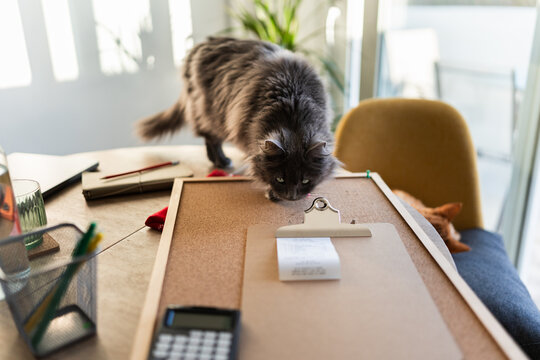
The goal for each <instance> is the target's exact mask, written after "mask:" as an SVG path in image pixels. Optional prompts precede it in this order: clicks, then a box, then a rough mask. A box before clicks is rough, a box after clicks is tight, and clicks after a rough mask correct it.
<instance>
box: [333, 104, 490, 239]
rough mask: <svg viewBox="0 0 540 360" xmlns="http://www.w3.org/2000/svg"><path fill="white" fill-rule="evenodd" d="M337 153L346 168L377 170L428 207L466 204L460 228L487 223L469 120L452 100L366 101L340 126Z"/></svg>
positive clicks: (392, 185)
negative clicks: (464, 118) (445, 101)
mask: <svg viewBox="0 0 540 360" xmlns="http://www.w3.org/2000/svg"><path fill="white" fill-rule="evenodd" d="M335 155H336V157H337V158H338V159H339V160H340V161H342V162H343V163H344V165H345V168H346V169H347V170H349V171H354V172H360V171H366V170H367V169H369V170H371V171H373V172H377V173H379V174H380V175H381V176H382V178H383V179H384V181H385V182H386V183H387V184H388V186H389V187H390V188H391V189H401V190H405V191H407V192H409V193H410V194H411V195H413V196H415V197H417V198H418V199H420V200H422V202H423V203H424V204H425V205H426V206H429V207H436V206H440V205H442V204H445V203H448V202H458V201H459V202H462V203H463V209H462V211H461V213H460V214H459V215H458V216H457V217H456V218H455V219H454V221H453V223H454V225H455V227H456V228H457V229H458V230H461V229H468V228H475V227H476V228H482V227H483V222H482V212H481V203H480V189H479V181H478V172H477V168H476V153H475V150H474V146H473V143H472V140H471V136H470V134H469V130H468V128H467V124H466V123H465V121H464V120H463V118H462V117H461V115H460V114H459V113H458V112H457V110H455V109H454V108H453V107H451V106H450V105H448V104H445V103H443V102H440V101H435V100H420V99H370V100H365V101H362V102H360V104H359V105H358V106H357V107H356V108H354V109H352V110H350V111H349V112H348V113H347V114H346V115H345V116H344V117H343V119H342V120H341V121H340V123H339V124H338V127H337V130H336V144H335Z"/></svg>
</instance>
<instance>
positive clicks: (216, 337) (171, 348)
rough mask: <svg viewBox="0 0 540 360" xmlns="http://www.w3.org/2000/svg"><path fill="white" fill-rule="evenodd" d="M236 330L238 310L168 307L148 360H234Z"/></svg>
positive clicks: (237, 326)
mask: <svg viewBox="0 0 540 360" xmlns="http://www.w3.org/2000/svg"><path fill="white" fill-rule="evenodd" d="M239 330H240V311H239V310H230V309H218V308H213V307H198V306H190V307H185V306H169V307H167V310H166V311H165V316H164V317H163V323H162V325H161V328H160V330H159V331H158V333H157V334H156V336H155V338H154V341H153V344H152V348H151V349H150V354H149V356H148V359H150V360H162V359H170V360H234V359H236V354H237V347H238V336H239Z"/></svg>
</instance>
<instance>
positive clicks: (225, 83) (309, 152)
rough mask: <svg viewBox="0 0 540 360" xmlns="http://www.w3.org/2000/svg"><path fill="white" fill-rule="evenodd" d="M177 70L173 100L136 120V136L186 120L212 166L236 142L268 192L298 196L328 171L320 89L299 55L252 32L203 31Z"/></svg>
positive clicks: (328, 139)
mask: <svg viewBox="0 0 540 360" xmlns="http://www.w3.org/2000/svg"><path fill="white" fill-rule="evenodd" d="M182 78H183V84H184V86H183V88H182V91H181V94H180V98H179V100H178V102H177V103H176V104H174V105H173V106H172V107H171V108H170V109H168V110H166V111H164V112H162V113H160V114H157V115H155V116H153V117H150V118H147V119H144V120H142V121H140V122H139V123H138V124H137V130H138V133H139V135H140V136H141V137H142V138H143V139H145V140H149V139H152V138H156V137H161V136H163V135H165V134H168V133H171V132H174V131H176V130H178V129H180V127H181V126H182V125H183V124H184V122H185V120H187V121H188V122H189V123H190V124H191V126H192V127H193V129H194V131H195V133H196V134H197V135H199V136H203V137H204V138H205V141H206V148H207V154H208V158H209V159H210V160H211V161H212V162H213V163H214V164H215V165H216V166H217V167H226V166H228V165H229V164H230V160H229V159H228V158H227V157H226V156H225V155H224V153H223V150H222V147H221V145H222V143H223V141H230V142H231V143H233V144H235V145H236V146H237V147H239V148H240V149H241V150H243V151H244V152H245V153H246V155H247V161H248V164H249V165H250V174H251V175H252V176H253V177H254V178H255V179H256V180H258V181H259V182H262V183H264V184H266V185H267V196H268V197H269V198H270V199H272V200H279V199H287V200H297V199H299V198H301V197H303V196H305V195H306V194H307V193H309V192H310V191H311V190H312V189H313V188H314V187H315V186H316V185H317V184H319V183H320V182H322V181H323V180H325V179H326V178H328V177H329V176H331V174H332V172H333V170H334V168H335V167H336V164H337V161H336V159H335V158H334V157H333V156H332V155H331V149H332V143H333V136H332V134H331V132H330V128H329V119H330V111H329V107H328V99H327V94H326V92H325V90H324V86H323V84H322V82H321V80H320V78H319V76H318V75H317V73H316V72H315V70H314V69H313V68H312V67H311V66H310V65H309V64H308V63H307V62H306V61H305V60H304V59H302V58H301V57H299V56H298V55H295V54H293V53H291V52H289V51H287V50H284V49H282V48H280V47H279V46H277V45H274V44H271V43H267V42H262V41H257V40H237V39H232V38H209V39H208V40H207V41H206V42H203V43H201V44H199V45H197V46H195V47H194V48H193V49H192V50H191V51H190V53H189V54H188V56H187V58H186V60H185V64H184V67H183V71H182Z"/></svg>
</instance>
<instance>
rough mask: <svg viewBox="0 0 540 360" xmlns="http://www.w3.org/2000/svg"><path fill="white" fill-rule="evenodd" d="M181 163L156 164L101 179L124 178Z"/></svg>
mask: <svg viewBox="0 0 540 360" xmlns="http://www.w3.org/2000/svg"><path fill="white" fill-rule="evenodd" d="M178 163H180V161H167V162H164V163H161V164H156V165H152V166H147V167H145V168H142V169H138V170H132V171H126V172H123V173H120V174H112V175H107V176H104V177H102V178H100V179H112V178H115V177H118V176H124V175H129V174H135V173H138V172H143V171H148V170H153V169H157V168H160V167H164V166H169V165H176V164H178Z"/></svg>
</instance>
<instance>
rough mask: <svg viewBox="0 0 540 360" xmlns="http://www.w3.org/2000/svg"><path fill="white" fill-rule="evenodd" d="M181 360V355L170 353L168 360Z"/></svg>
mask: <svg viewBox="0 0 540 360" xmlns="http://www.w3.org/2000/svg"><path fill="white" fill-rule="evenodd" d="M181 358H182V354H181V353H177V352H171V353H170V354H169V357H168V359H169V360H180V359H181Z"/></svg>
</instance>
